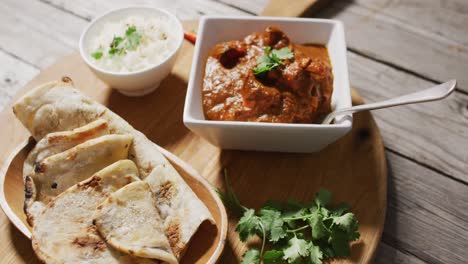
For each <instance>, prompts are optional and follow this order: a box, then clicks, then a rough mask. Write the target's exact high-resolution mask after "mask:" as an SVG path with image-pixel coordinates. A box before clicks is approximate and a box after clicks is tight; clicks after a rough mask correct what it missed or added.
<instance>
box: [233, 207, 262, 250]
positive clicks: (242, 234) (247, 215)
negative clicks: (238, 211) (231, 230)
mask: <svg viewBox="0 0 468 264" xmlns="http://www.w3.org/2000/svg"><path fill="white" fill-rule="evenodd" d="M259 230H260V220H259V218H258V217H257V216H256V215H255V210H254V209H247V210H246V211H245V212H244V215H243V216H242V217H241V219H240V220H239V223H238V224H237V226H236V231H237V232H239V238H240V240H241V241H242V242H245V241H247V239H248V238H249V237H251V236H253V235H255V234H256V232H257V231H259Z"/></svg>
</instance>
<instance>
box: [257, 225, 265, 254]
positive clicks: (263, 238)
mask: <svg viewBox="0 0 468 264" xmlns="http://www.w3.org/2000/svg"><path fill="white" fill-rule="evenodd" d="M258 224H259V225H260V228H261V229H262V235H263V236H262V249H261V250H260V258H263V250H264V249H265V240H266V234H265V227H264V226H263V224H262V222H261V221H258Z"/></svg>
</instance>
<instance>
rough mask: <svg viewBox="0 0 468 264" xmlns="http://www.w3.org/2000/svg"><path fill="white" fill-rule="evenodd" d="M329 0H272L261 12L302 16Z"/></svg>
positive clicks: (272, 14)
mask: <svg viewBox="0 0 468 264" xmlns="http://www.w3.org/2000/svg"><path fill="white" fill-rule="evenodd" d="M329 2H331V1H329V0H294V1H289V0H271V1H269V2H268V4H267V5H266V6H265V8H264V9H263V11H262V12H261V13H260V14H261V15H262V16H282V17H300V16H303V15H305V14H306V13H309V12H312V11H314V10H317V9H319V8H321V7H323V6H324V5H325V4H327V3H329Z"/></svg>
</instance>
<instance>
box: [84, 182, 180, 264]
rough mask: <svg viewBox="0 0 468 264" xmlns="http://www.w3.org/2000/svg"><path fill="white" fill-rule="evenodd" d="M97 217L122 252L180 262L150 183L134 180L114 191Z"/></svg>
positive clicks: (103, 232)
mask: <svg viewBox="0 0 468 264" xmlns="http://www.w3.org/2000/svg"><path fill="white" fill-rule="evenodd" d="M93 218H94V224H95V225H96V227H97V230H98V232H99V233H100V234H101V236H102V237H103V238H104V239H105V240H106V242H107V243H108V244H109V245H111V246H113V247H114V248H116V249H118V250H119V251H121V252H125V253H127V254H129V255H133V256H138V257H144V258H155V259H159V260H162V261H164V262H167V263H171V264H173V263H178V261H177V259H176V257H175V256H174V254H172V250H171V247H170V244H169V241H168V240H167V237H166V235H165V233H164V226H163V222H162V220H161V217H160V216H159V212H158V209H157V208H156V201H155V199H154V195H153V192H152V191H151V189H150V186H149V185H148V183H146V182H144V181H137V182H133V183H130V184H128V185H126V186H125V187H123V188H122V189H120V190H118V191H116V192H114V193H112V194H110V195H109V197H107V199H106V200H105V201H104V202H103V203H102V204H101V205H99V206H98V207H97V210H96V213H95V215H94V217H93Z"/></svg>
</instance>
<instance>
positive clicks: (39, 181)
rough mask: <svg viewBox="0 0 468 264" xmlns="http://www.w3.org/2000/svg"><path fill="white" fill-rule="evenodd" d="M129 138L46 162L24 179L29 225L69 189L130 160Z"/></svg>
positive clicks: (91, 143) (92, 143) (93, 143)
mask: <svg viewBox="0 0 468 264" xmlns="http://www.w3.org/2000/svg"><path fill="white" fill-rule="evenodd" d="M131 143H132V136H130V135H104V136H101V137H98V138H95V139H91V140H88V141H86V142H84V143H81V144H79V145H77V146H75V147H73V148H71V149H69V150H66V151H64V152H60V153H58V154H55V155H52V156H50V157H47V158H45V159H44V160H42V161H40V162H39V163H36V164H35V165H34V173H33V174H31V175H26V177H25V189H26V199H25V206H24V208H25V212H26V215H27V218H28V222H29V223H30V224H32V225H33V224H34V218H35V217H36V216H37V215H38V214H39V213H40V212H41V211H42V209H43V208H44V206H45V205H46V204H47V203H48V202H50V201H51V200H52V199H53V198H54V197H55V196H57V195H59V194H60V193H62V192H63V191H65V190H66V189H68V188H69V187H70V186H72V185H74V184H76V183H78V182H80V181H82V180H84V179H87V178H89V177H90V176H91V175H93V174H94V173H96V172H97V171H99V170H101V169H103V168H105V167H106V166H108V165H110V164H112V163H114V162H116V161H118V160H122V159H127V157H128V149H129V148H130V145H131Z"/></svg>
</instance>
